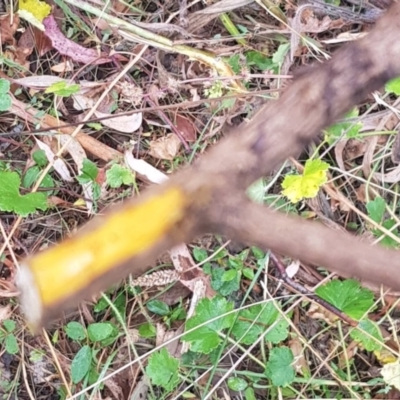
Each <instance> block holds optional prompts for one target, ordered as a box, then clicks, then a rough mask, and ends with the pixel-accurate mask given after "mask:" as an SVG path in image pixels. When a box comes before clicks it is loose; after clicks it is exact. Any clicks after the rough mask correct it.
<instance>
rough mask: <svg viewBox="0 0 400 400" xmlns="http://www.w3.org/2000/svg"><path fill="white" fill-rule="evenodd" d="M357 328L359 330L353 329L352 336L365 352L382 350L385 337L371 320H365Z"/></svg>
mask: <svg viewBox="0 0 400 400" xmlns="http://www.w3.org/2000/svg"><path fill="white" fill-rule="evenodd" d="M357 328H358V329H353V330H352V331H351V333H350V336H351V338H352V339H354V340H355V341H357V342H360V343H361V344H362V345H363V347H364V349H365V350H367V351H375V350H381V349H382V344H383V336H382V333H381V330H380V329H379V326H378V325H377V324H376V323H375V322H372V321H371V320H369V319H363V320H361V321H360V322H359V323H358V326H357ZM364 332H367V333H368V334H369V335H371V336H372V337H373V338H375V339H376V340H374V339H373V338H371V337H370V336H369V335H366V334H365V333H364Z"/></svg>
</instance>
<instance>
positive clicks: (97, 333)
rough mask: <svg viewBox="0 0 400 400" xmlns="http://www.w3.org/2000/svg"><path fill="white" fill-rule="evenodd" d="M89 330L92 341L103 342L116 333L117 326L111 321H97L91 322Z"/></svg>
mask: <svg viewBox="0 0 400 400" xmlns="http://www.w3.org/2000/svg"><path fill="white" fill-rule="evenodd" d="M87 331H88V336H89V339H90V340H91V341H92V342H101V341H102V340H105V339H108V338H109V337H111V336H112V335H113V334H114V331H115V326H114V325H113V324H112V323H111V322H96V323H94V324H90V325H89V326H88V329H87Z"/></svg>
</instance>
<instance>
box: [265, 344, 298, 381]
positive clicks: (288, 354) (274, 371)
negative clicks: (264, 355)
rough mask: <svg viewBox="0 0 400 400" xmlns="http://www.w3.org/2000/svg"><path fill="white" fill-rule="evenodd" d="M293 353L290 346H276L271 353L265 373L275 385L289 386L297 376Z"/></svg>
mask: <svg viewBox="0 0 400 400" xmlns="http://www.w3.org/2000/svg"><path fill="white" fill-rule="evenodd" d="M293 361H294V357H293V353H292V351H291V350H290V349H289V348H288V347H275V348H273V349H272V350H271V352H270V354H269V359H268V362H267V365H266V368H265V374H266V375H267V377H268V378H269V379H271V382H272V384H273V385H274V386H288V385H290V384H291V383H292V382H293V380H294V377H295V372H294V368H293V366H292V363H293Z"/></svg>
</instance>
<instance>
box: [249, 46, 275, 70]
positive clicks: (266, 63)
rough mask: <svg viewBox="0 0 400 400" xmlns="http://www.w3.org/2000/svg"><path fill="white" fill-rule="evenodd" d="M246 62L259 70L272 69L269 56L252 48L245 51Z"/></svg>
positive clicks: (272, 64)
mask: <svg viewBox="0 0 400 400" xmlns="http://www.w3.org/2000/svg"><path fill="white" fill-rule="evenodd" d="M246 63H247V65H248V66H249V67H251V66H256V67H257V68H258V69H260V70H261V71H265V70H267V69H272V68H273V67H274V63H273V62H272V60H271V59H270V58H268V57H266V56H264V55H263V54H261V53H259V52H258V51H254V50H251V51H248V52H247V53H246Z"/></svg>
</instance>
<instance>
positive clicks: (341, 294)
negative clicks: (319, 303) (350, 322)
mask: <svg viewBox="0 0 400 400" xmlns="http://www.w3.org/2000/svg"><path fill="white" fill-rule="evenodd" d="M315 292H316V293H317V295H318V296H320V297H321V298H323V299H324V300H326V301H327V302H329V303H331V304H332V305H334V306H335V307H336V308H338V309H339V310H341V311H343V312H344V313H346V314H347V315H349V316H350V317H351V318H354V319H356V320H358V319H360V318H361V317H362V316H363V315H364V314H365V313H366V312H367V311H368V310H369V309H370V308H371V307H372V305H373V303H374V294H373V293H372V292H371V291H370V290H368V289H364V288H362V287H361V286H360V283H359V282H357V281H356V280H354V279H346V280H344V281H340V280H337V279H336V280H333V281H330V282H328V283H327V284H326V285H323V286H320V287H318V288H317V289H316V291H315Z"/></svg>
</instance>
